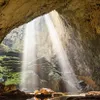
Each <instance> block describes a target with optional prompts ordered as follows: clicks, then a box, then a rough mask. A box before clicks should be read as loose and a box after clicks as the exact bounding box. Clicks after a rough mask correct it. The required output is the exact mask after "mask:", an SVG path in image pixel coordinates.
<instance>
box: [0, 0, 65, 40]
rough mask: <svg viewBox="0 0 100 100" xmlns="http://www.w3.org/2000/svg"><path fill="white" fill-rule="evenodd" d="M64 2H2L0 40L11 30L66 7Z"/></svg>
mask: <svg viewBox="0 0 100 100" xmlns="http://www.w3.org/2000/svg"><path fill="white" fill-rule="evenodd" d="M64 1H65V0H50V1H49V0H42V1H37V0H34V1H33V0H30V1H29V0H21V1H17V0H0V40H2V39H3V37H4V36H5V35H6V34H7V33H8V32H9V31H10V30H11V29H13V28H15V27H17V26H19V25H21V24H23V23H25V22H28V21H30V20H31V19H33V18H35V17H37V16H39V15H42V14H44V13H47V12H50V11H51V10H54V9H56V8H58V7H60V6H62V5H64V4H65V2H64ZM66 2H67V1H66Z"/></svg>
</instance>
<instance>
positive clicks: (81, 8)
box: [58, 0, 100, 87]
mask: <svg viewBox="0 0 100 100" xmlns="http://www.w3.org/2000/svg"><path fill="white" fill-rule="evenodd" d="M58 12H59V13H60V14H61V15H62V20H63V23H64V24H65V26H67V27H69V29H70V32H69V33H68V32H67V33H66V35H68V36H69V39H68V38H67V42H66V38H65V40H64V41H65V43H66V48H67V49H66V52H67V54H68V57H69V61H70V63H71V65H72V66H73V68H75V69H76V74H78V75H81V76H88V77H91V78H92V79H93V80H94V81H95V82H96V84H97V85H98V86H99V87H100V80H99V76H100V72H99V70H100V46H99V45H100V1H99V0H84V1H83V0H72V1H71V2H69V4H68V5H66V6H63V9H62V10H61V9H58ZM70 26H71V27H72V29H71V28H70ZM66 35H65V36H66ZM68 36H66V37H68Z"/></svg>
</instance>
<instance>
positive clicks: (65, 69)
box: [45, 14, 78, 92]
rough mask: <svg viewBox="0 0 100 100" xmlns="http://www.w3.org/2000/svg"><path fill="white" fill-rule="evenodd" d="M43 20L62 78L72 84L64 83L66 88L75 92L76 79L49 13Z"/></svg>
mask: <svg viewBox="0 0 100 100" xmlns="http://www.w3.org/2000/svg"><path fill="white" fill-rule="evenodd" d="M45 21H46V25H47V27H48V31H49V35H50V37H51V41H52V45H53V49H54V51H55V52H56V55H57V57H58V59H59V64H60V67H61V70H62V73H63V78H64V80H66V81H67V83H68V84H70V85H71V86H72V89H71V88H69V87H68V86H67V84H66V88H67V89H68V91H69V92H77V91H78V89H77V87H76V84H77V79H76V77H75V74H74V71H73V69H72V68H71V65H70V63H69V61H68V58H67V55H66V53H65V51H64V48H63V46H62V44H61V41H60V39H59V36H58V34H57V31H56V29H55V27H54V25H53V22H52V20H51V18H50V15H49V14H46V15H45Z"/></svg>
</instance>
